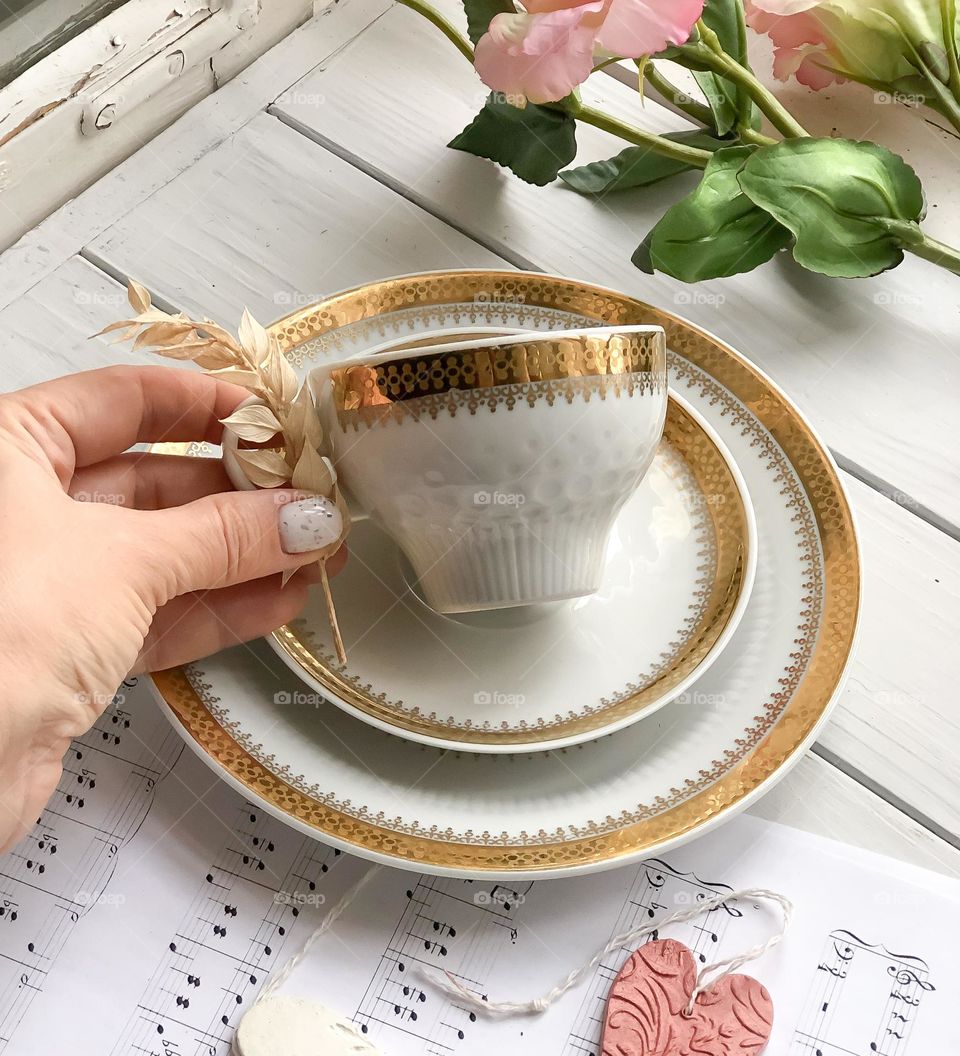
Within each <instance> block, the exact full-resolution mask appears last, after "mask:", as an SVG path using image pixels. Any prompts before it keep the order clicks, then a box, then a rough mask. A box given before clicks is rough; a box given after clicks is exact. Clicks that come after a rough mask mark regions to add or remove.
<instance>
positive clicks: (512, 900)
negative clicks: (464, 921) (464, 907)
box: [473, 886, 527, 909]
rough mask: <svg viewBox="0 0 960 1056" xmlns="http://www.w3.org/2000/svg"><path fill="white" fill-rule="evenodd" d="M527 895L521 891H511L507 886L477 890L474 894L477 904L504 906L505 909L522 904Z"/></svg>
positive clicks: (474, 900) (475, 903)
mask: <svg viewBox="0 0 960 1056" xmlns="http://www.w3.org/2000/svg"><path fill="white" fill-rule="evenodd" d="M526 900H527V896H526V895H523V894H521V893H520V892H519V891H511V890H510V889H509V888H507V887H499V886H498V887H494V888H491V889H490V890H489V891H476V892H474V895H473V904H474V905H475V906H503V908H504V909H513V907H514V906H522V905H523V903H524V902H526Z"/></svg>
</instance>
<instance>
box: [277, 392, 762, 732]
mask: <svg viewBox="0 0 960 1056" xmlns="http://www.w3.org/2000/svg"><path fill="white" fill-rule="evenodd" d="M664 439H665V441H666V445H665V446H666V447H667V448H668V449H669V450H670V451H671V452H673V453H675V454H676V456H677V457H678V459H679V460H681V461H682V462H683V465H684V468H685V470H686V473H687V480H686V481H684V482H683V483H682V484H680V485H679V487H680V488H681V489H684V488H687V487H689V488H690V489H691V491H692V490H693V489H696V493H695V495H694V494H691V495H689V496H686V500H687V502H688V504H689V507H690V508H692V510H693V511H694V515H695V516H696V517H697V518H698V524H697V527H698V530H699V531H700V550H701V552H700V560H699V564H698V566H697V568H698V571H697V572H696V573H695V579H693V580H692V581H691V582H690V583H689V584H687V587H688V589H689V591H690V602H689V607H688V608H687V609H686V610H685V612H684V614H683V617H682V620H681V623H680V626H678V627H676V628H675V629H674V631H673V632H672V634H671V635H670V644H669V646H668V651H666V652H662V653H660V655H659V656H658V657H657V658H656V659H655V660H654V661H653V662H652V663H650V664H649V665H648V666H647V667H646V668H645V669H644V670H642V671H639V672H637V673H636V674H634V675H632V677H631V678H630V680H629V682H628V683H627V684H626V685H624V686H623V687H622V688H620V689H618V690H615V691H613V692H610V691H606V692H604V693H603V694H602V695H601V696H600V697H598V698H597V699H594V700H589V699H588V700H584V701H580V702H578V703H577V704H576V705H573V706H570V705H567V706H566V710H565V711H560V710H558V708H560V707H562V706H563V705H561V704H555V705H554V706H553V707H552V708H551V707H550V706H549V705H547V706H546V707H543V708H541V711H542V713H541V714H535V713H527V712H524V713H523V714H522V715H521V716H518V717H517V718H516V719H514V720H513V721H511V720H510V719H504V718H502V717H501V718H499V719H498V720H497V721H495V722H480V721H476V722H474V721H473V720H472V718H470V717H466V718H464V717H463V716H462V715H461V716H457V715H442V714H437V712H436V711H435V710H430V707H431V706H430V705H429V704H428V705H427V706H426V708H425V707H423V706H422V705H421V703H420V702H417V701H411V702H404V701H403V700H398V699H395V697H391V695H390V687H389V685H377V684H372V683H371V679H370V676H369V674H368V673H366V672H362V673H361V672H351V670H350V656H349V655H348V657H347V663H346V664H345V665H344V664H340V663H339V662H338V661H337V659H336V657H335V655H334V653H333V649H332V643H331V642H330V641H329V640H328V635H327V634H326V629H325V627H324V628H320V627H318V628H316V629H315V628H313V627H312V626H304V625H303V621H295V622H294V623H292V624H288V625H285V626H283V627H281V628H279V629H278V630H277V631H275V632H274V633H273V635H272V636H271V638H270V639H269V641H270V644H271V645H272V646H273V647H274V649H275V651H276V652H277V653H278V655H279V656H280V658H281V659H282V660H284V662H285V663H287V665H288V666H289V667H290V668H291V670H292V671H293V672H294V673H295V674H297V675H298V676H299V677H300V678H302V679H304V680H305V681H306V682H307V683H308V684H310V685H311V686H312V687H313V688H314V689H316V690H317V691H318V692H320V693H322V694H323V695H324V696H326V697H327V698H328V699H330V700H332V701H333V702H334V703H336V704H338V705H339V706H340V707H342V708H344V710H346V711H348V712H349V713H350V714H352V715H354V716H356V717H357V718H360V719H363V720H364V721H368V722H371V723H373V724H374V725H376V726H377V727H379V728H380V729H383V730H385V731H387V732H390V733H396V734H399V735H400V736H403V737H410V738H411V739H413V740H417V741H421V742H422V743H425V744H431V745H434V746H436V747H440V748H448V749H452V750H456V751H492V752H509V751H551V750H555V749H557V748H561V747H567V746H569V745H572V744H576V743H579V742H580V741H584V740H588V739H591V738H593V737H598V736H604V735H607V734H611V733H613V732H615V731H616V730H619V729H622V728H623V727H624V726H627V725H629V724H630V723H632V722H636V721H638V720H640V719H641V718H644V717H646V716H649V715H650V714H652V713H653V712H655V711H656V710H657V709H658V708H660V707H663V706H664V705H666V704H667V703H669V701H670V700H671V699H673V698H674V697H675V696H676V695H677V694H678V693H682V692H684V691H685V689H686V688H687V687H688V686H690V685H691V684H692V683H693V681H694V680H695V679H696V678H698V677H699V676H700V675H701V674H702V673H703V672H704V671H705V670H707V669H708V667H709V666H710V664H711V663H712V662H713V661H714V660H715V659H716V658H717V657H718V656H719V655H720V653H721V651H722V649H723V647H724V645H725V644H726V643H727V642H728V641H729V639H730V636H731V635H732V633H733V632H734V630H735V629H736V625H737V623H738V622H739V619H740V617H741V616H742V614H743V612H744V610H745V607H746V604H747V601H748V600H749V595H750V589H751V587H752V583H753V576H754V571H755V568H756V561H757V546H756V525H755V521H754V515H753V508H752V504H751V501H750V497H749V494H748V492H747V488H746V484H745V483H744V481H743V479H742V477H741V476H740V474H739V471H738V470H737V468H736V466H735V464H734V462H733V460H732V458H731V456H730V454H729V452H728V451H727V450H726V447H725V445H723V443H722V441H720V439H719V437H717V435H716V434H715V433H714V432H713V430H712V429H711V428H710V427H709V425H707V423H706V422H704V421H703V420H702V418H701V417H700V416H699V415H698V414H697V412H696V411H694V409H693V408H692V407H691V406H690V405H689V404H688V403H687V401H686V400H684V399H683V398H682V397H679V396H678V395H677V394H672V395H671V396H670V398H669V405H668V413H667V422H666V425H665V432H664ZM711 500H712V501H711ZM621 516H622V515H621ZM423 696H424V697H427V696H428V695H427V693H426V691H424V694H423Z"/></svg>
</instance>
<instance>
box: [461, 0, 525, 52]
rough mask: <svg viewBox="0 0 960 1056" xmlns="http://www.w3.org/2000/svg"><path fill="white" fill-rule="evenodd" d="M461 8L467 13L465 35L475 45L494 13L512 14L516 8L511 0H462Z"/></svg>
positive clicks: (485, 30)
mask: <svg viewBox="0 0 960 1056" xmlns="http://www.w3.org/2000/svg"><path fill="white" fill-rule="evenodd" d="M463 10H464V11H465V12H466V14H467V36H468V37H469V38H470V41H471V43H472V44H474V45H476V43H477V41H478V40H479V39H480V38H481V37H482V36H483V35H484V33H486V32H487V29H488V27H489V26H490V21H491V19H492V18H493V16H494V15H501V14H506V13H509V14H511V15H512V14H515V13H516V10H517V9H516V8H515V7H514V6H513V4H512V3H511V0H463Z"/></svg>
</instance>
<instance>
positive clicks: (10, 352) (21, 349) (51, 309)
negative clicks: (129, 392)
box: [0, 257, 160, 392]
mask: <svg viewBox="0 0 960 1056" xmlns="http://www.w3.org/2000/svg"><path fill="white" fill-rule="evenodd" d="M128 310H129V306H128V305H127V294H126V290H125V289H124V287H123V286H122V285H120V284H119V283H117V282H115V281H114V280H113V279H111V278H110V277H109V276H108V275H105V274H104V273H103V272H102V271H99V270H98V269H97V268H95V267H93V265H91V264H88V263H87V262H86V261H85V260H83V259H81V258H80V257H73V258H72V259H70V260H68V261H67V262H66V263H65V264H62V265H61V266H60V267H59V268H57V269H56V271H54V272H52V273H51V274H50V275H49V276H47V277H46V278H45V279H44V280H43V281H41V282H39V283H37V284H36V285H35V286H34V287H33V289H31V290H30V292H29V293H27V294H25V295H24V296H23V297H21V298H20V299H19V300H17V301H15V302H14V303H13V304H11V305H9V306H8V307H6V308H4V309H3V310H2V311H0V363H2V367H0V392H6V391H9V390H11V389H21V388H24V387H25V386H27V385H35V384H37V383H38V382H41V381H49V380H50V379H51V378H57V377H60V376H61V375H62V374H72V373H74V372H76V371H78V370H93V369H95V368H96V367H106V366H113V365H115V364H121V363H131V364H143V363H157V362H160V360H158V359H157V357H156V356H152V355H150V354H149V353H147V352H142V351H138V352H134V351H133V350H132V349H131V348H130V345H129V344H123V345H120V344H114V345H111V344H110V343H109V341H110V338H109V337H91V335H92V334H95V333H96V332H97V331H98V330H100V329H102V328H103V327H104V326H106V325H107V323H112V322H113V321H114V320H116V319H122V318H123V317H124V315H125V314H126V313H127V312H128Z"/></svg>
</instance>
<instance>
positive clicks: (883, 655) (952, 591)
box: [820, 479, 960, 843]
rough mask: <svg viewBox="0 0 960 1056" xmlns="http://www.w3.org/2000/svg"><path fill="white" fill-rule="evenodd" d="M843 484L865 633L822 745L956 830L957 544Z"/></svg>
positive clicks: (959, 825) (959, 816)
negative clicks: (857, 542)
mask: <svg viewBox="0 0 960 1056" xmlns="http://www.w3.org/2000/svg"><path fill="white" fill-rule="evenodd" d="M847 485H848V487H849V488H850V493H851V497H852V499H853V503H854V508H855V511H856V515H857V520H858V526H859V529H860V537H861V543H862V547H863V563H864V569H865V577H864V603H863V615H862V622H861V635H860V644H859V647H858V650H857V658H856V662H855V665H854V667H853V671H852V674H851V677H850V681H849V683H848V684H847V688H846V690H845V692H844V696H843V700H842V702H841V705H840V706H839V707H838V708H837V710H836V712H835V713H834V717H833V719H832V721H831V722H830V723H829V724H828V726H827V727H826V729H825V730H824V732H823V734H822V736H821V738H820V743H821V744H822V745H823V746H824V747H825V748H826V749H828V750H829V751H830V752H831V753H832V754H834V755H835V756H837V757H838V758H840V759H842V760H844V761H845V762H847V763H849V764H850V765H851V766H852V767H853V768H854V769H856V770H859V771H860V772H862V773H863V774H865V775H867V776H868V777H869V778H870V779H871V780H872V781H873V782H875V783H876V784H877V785H878V786H879V787H881V788H884V789H887V790H888V791H889V792H891V793H892V794H893V795H894V796H895V797H897V798H898V799H900V800H902V801H903V802H904V803H907V804H910V805H911V806H913V807H915V808H916V809H918V810H919V811H920V812H921V813H922V814H923V815H925V816H926V817H927V818H929V819H931V820H932V821H934V822H936V823H937V824H938V825H941V826H943V828H944V829H946V830H948V831H949V832H951V833H953V834H954V835H960V795H958V792H957V787H958V786H957V760H958V759H960V710H958V708H957V706H956V698H957V690H956V653H957V645H956V643H957V641H960V544H958V543H957V542H956V541H955V540H953V539H950V538H949V537H947V536H946V535H944V534H943V533H942V532H939V531H937V530H936V529H935V528H932V527H931V526H930V525H927V524H924V523H923V522H922V521H920V520H918V519H917V518H916V517H913V516H911V515H910V514H909V513H908V512H907V511H905V510H903V509H901V508H900V507H898V506H896V505H895V504H894V503H892V502H890V501H889V500H887V499H885V498H883V497H882V496H880V495H878V494H877V493H876V492H875V491H873V490H871V489H870V488H868V487H866V486H865V485H863V484H861V483H860V482H859V481H850V480H849V479H848V480H847ZM958 843H960V841H958Z"/></svg>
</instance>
